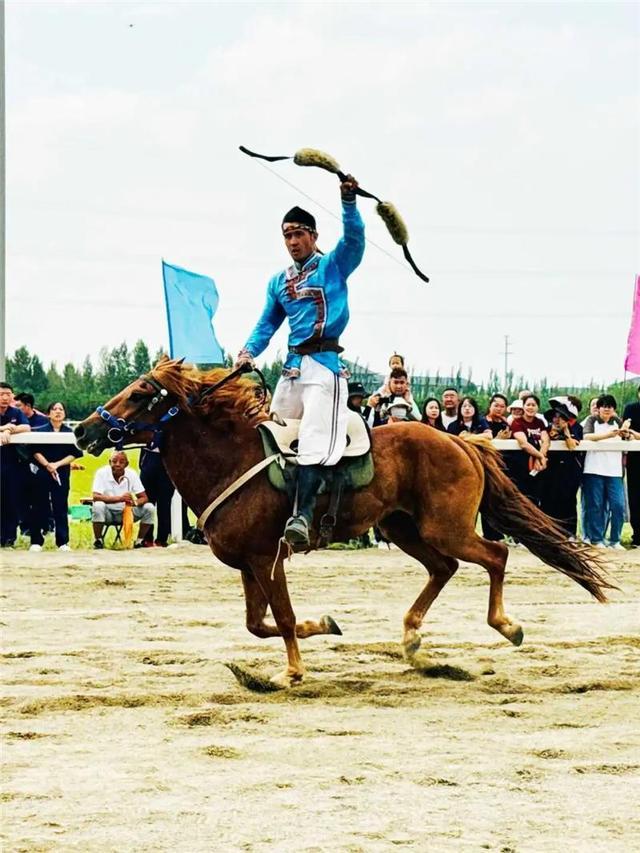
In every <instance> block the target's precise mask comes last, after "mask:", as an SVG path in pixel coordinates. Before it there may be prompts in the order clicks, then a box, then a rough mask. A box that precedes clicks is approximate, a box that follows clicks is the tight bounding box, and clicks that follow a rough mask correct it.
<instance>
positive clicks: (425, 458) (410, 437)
mask: <svg viewBox="0 0 640 853" xmlns="http://www.w3.org/2000/svg"><path fill="white" fill-rule="evenodd" d="M227 375H228V371H226V370H224V369H222V368H218V369H214V370H212V371H209V372H207V373H202V372H200V371H197V370H196V369H194V368H193V367H190V366H187V365H183V364H182V362H181V361H173V360H169V359H166V358H165V359H163V360H161V361H160V362H158V364H156V366H155V367H154V368H153V369H152V370H151V372H150V373H149V374H148V375H147V376H143V377H141V378H140V379H137V380H136V381H135V382H132V383H131V384H130V385H128V386H127V387H126V388H124V389H123V390H122V391H120V393H118V394H116V396H115V397H113V398H112V399H111V400H109V402H108V403H107V404H105V407H104V410H105V411H102V412H101V413H99V414H92V415H91V416H90V417H88V418H87V419H86V420H84V421H82V423H81V424H80V425H79V426H78V427H77V429H76V438H77V441H78V444H79V446H80V447H82V448H85V449H87V450H88V451H89V452H91V453H95V454H96V455H98V454H100V453H101V452H102V451H103V450H104V449H105V448H106V447H108V446H110V445H114V444H116V443H118V444H124V445H126V444H132V443H140V442H147V441H150V440H151V438H152V437H153V436H154V430H155V431H156V435H157V430H158V429H160V428H162V456H163V460H164V463H165V466H166V469H167V471H168V473H169V476H170V477H171V479H172V481H173V483H174V484H175V486H176V488H177V489H178V491H179V492H180V494H181V495H182V496H183V498H184V499H185V500H186V502H187V504H188V505H189V507H190V508H191V509H192V510H193V511H194V512H195V513H197V514H198V515H200V514H201V513H202V512H203V511H204V510H205V508H206V507H207V506H208V505H209V504H210V503H211V501H213V500H214V499H215V498H216V497H217V496H218V495H220V494H221V493H222V492H223V491H224V490H225V489H226V488H227V487H228V486H230V485H231V484H232V483H234V482H235V480H236V479H237V478H238V477H239V476H240V475H241V474H243V473H244V472H246V471H247V470H248V469H249V468H251V467H252V466H253V465H255V464H256V463H258V462H259V461H260V460H261V459H263V449H262V443H261V440H260V437H259V435H258V432H257V430H256V429H255V426H256V424H257V423H258V422H259V421H261V420H264V419H265V418H266V415H265V414H264V412H260V413H258V414H256V406H255V402H256V386H255V385H254V384H253V383H252V382H249V381H248V380H246V379H240V378H236V377H234V378H233V379H232V380H231V381H229V382H228V383H227V384H224V385H223V386H222V387H219V388H216V389H213V390H210V393H208V394H206V395H205V394H204V392H206V390H207V389H208V388H209V389H211V386H212V385H217V383H219V382H220V381H221V380H222V379H224V378H225V377H226V376H227ZM171 407H173V409H172V408H171ZM99 411H100V410H99ZM172 412H173V413H175V412H177V414H176V416H175V417H171V413H172ZM117 419H121V420H117ZM114 424H116V428H115V430H114V428H113V427H114ZM110 427H111V428H110ZM372 446H373V457H374V464H375V477H374V479H373V481H372V483H371V484H370V485H369V486H368V487H366V488H364V489H361V490H359V491H357V492H351V493H347V494H345V496H344V497H343V503H342V507H341V511H340V518H339V520H338V524H337V527H336V538H337V539H339V540H349V539H352V538H355V537H357V536H359V535H361V534H363V533H364V532H365V531H367V530H369V529H370V528H371V527H372V526H374V525H377V526H378V527H380V529H381V530H382V531H383V533H384V534H385V536H386V537H388V538H389V539H390V540H391V541H392V542H394V543H395V544H396V545H398V547H400V548H401V549H402V550H403V551H405V552H406V553H407V554H409V555H410V556H412V557H414V558H415V559H416V560H419V561H420V562H421V563H422V564H423V565H424V566H425V568H426V569H427V571H428V573H429V580H428V582H427V584H426V586H425V588H424V589H423V591H422V592H421V593H420V595H419V596H418V598H417V599H416V601H415V602H414V603H413V604H412V605H411V607H410V608H409V610H408V611H407V614H406V616H405V617H404V637H403V643H404V649H405V653H406V655H407V657H409V658H411V657H412V656H413V655H414V654H415V652H416V651H417V649H418V647H419V645H420V634H419V629H420V627H421V625H422V622H423V619H424V617H425V614H426V613H427V610H428V609H429V607H430V606H431V604H432V603H433V602H434V600H435V599H436V597H437V596H438V594H439V593H440V591H441V590H442V588H443V587H444V586H445V584H446V583H447V581H449V580H450V578H451V577H452V576H453V575H454V573H455V571H456V569H457V568H458V560H467V561H469V562H473V563H479V564H480V565H481V566H483V567H484V568H485V569H486V570H487V572H488V573H489V579H490V590H489V611H488V623H489V625H491V627H492V628H495V629H496V630H497V631H498V632H499V633H500V634H502V635H503V636H504V637H506V638H507V639H508V640H510V641H511V642H512V643H514V645H520V643H521V642H522V638H523V633H522V629H521V628H520V626H519V625H518V624H517V623H516V622H514V621H512V620H511V619H510V618H509V617H508V616H507V615H506V614H505V611H504V606H503V601H502V587H503V581H504V573H505V565H506V562H507V556H508V549H507V547H506V545H504V544H502V543H501V542H490V541H488V540H486V539H483V538H482V537H481V536H479V535H478V534H477V533H476V517H477V514H478V510H479V509H480V510H482V512H483V514H484V515H485V517H486V518H487V519H488V521H489V522H490V523H491V524H492V525H494V526H495V527H496V528H497V529H499V530H502V531H503V532H504V533H506V534H509V535H513V536H515V537H517V538H518V539H519V540H520V541H521V542H523V543H524V544H525V545H526V546H527V547H528V548H529V550H530V551H532V552H533V553H534V554H536V555H537V556H538V557H540V559H542V560H543V561H544V562H545V563H547V564H548V565H550V566H553V567H554V568H555V569H558V570H559V571H561V572H563V573H564V574H565V575H568V576H569V577H571V578H573V580H575V581H576V582H577V583H579V584H580V585H581V586H583V587H584V588H585V589H587V590H588V591H589V592H590V593H591V594H592V595H593V596H594V597H595V598H596V599H597V600H598V601H605V600H606V599H605V594H604V589H606V588H611V585H610V584H609V583H608V582H607V580H606V579H605V577H604V575H603V574H602V566H601V565H600V564H599V562H598V556H597V553H596V552H595V551H592V550H591V549H590V548H589V547H588V546H586V545H583V544H580V543H576V542H569V541H567V539H566V534H565V533H563V531H562V529H561V528H560V527H559V526H558V525H557V524H555V523H554V522H553V521H552V520H551V519H550V518H548V517H547V516H546V515H544V513H542V512H541V511H540V510H539V509H537V508H536V507H535V506H534V505H533V504H532V503H531V502H530V501H529V500H527V498H525V497H523V496H522V494H520V492H519V491H518V490H517V489H516V488H515V487H514V486H513V484H512V483H511V481H510V480H509V479H508V478H507V476H506V475H505V474H504V472H503V470H502V467H501V462H500V460H499V456H498V455H497V453H496V452H495V451H494V450H493V449H492V448H491V446H490V445H489V444H488V443H486V442H485V443H477V442H476V443H473V442H468V441H464V440H461V439H458V438H456V437H454V436H450V435H447V434H444V433H441V432H438V431H437V430H434V429H429V428H428V427H425V426H424V425H423V424H418V423H404V424H393V425H390V426H384V427H377V428H376V429H375V430H373V434H372ZM325 506H326V498H325V497H321V498H319V499H318V511H317V513H316V517H315V519H314V525H313V530H312V536H313V537H314V540H313V541H316V540H315V537H316V530H317V522H318V519H319V517H320V515H321V514H322V511H323V510H324V508H325ZM290 509H291V507H290V504H289V501H288V499H287V497H286V496H285V495H284V494H283V493H281V492H278V491H276V490H274V489H273V487H272V486H271V485H270V483H269V481H268V479H267V476H266V473H265V472H264V471H262V472H261V473H259V474H258V475H257V476H255V477H254V478H253V479H251V480H250V481H249V482H248V483H247V484H246V485H244V486H243V487H242V488H240V489H239V490H238V491H236V492H235V493H234V494H233V495H232V496H231V497H230V498H229V499H228V500H227V501H226V502H224V503H223V504H221V505H220V507H219V508H218V509H217V510H216V512H215V513H214V514H213V515H212V516H211V517H210V518H209V520H208V522H207V523H206V526H205V535H206V537H207V541H208V543H209V546H210V547H211V550H212V551H213V553H214V554H215V555H216V556H217V557H218V558H219V559H220V560H222V562H223V563H226V564H227V565H228V566H232V567H233V568H236V569H239V570H240V572H241V573H242V583H243V586H244V593H245V598H246V614H247V616H246V618H247V628H248V629H249V631H250V632H251V633H253V634H255V635H256V636H258V637H275V636H281V637H282V638H283V640H284V642H285V645H286V650H287V657H288V666H287V668H286V670H285V671H284V672H283V673H281V674H280V675H279V676H276V677H274V679H273V680H274V682H275V683H277V684H281V685H290V684H292V683H294V682H297V681H300V680H301V679H302V677H303V674H304V668H303V664H302V659H301V657H300V652H299V648H298V638H304V637H311V636H313V635H315V634H332V633H341V632H340V629H339V628H338V627H337V625H336V624H335V622H333V620H332V619H330V618H329V617H323V618H322V619H321V620H320V621H319V622H315V621H305V622H298V623H296V619H295V615H294V612H293V608H292V606H291V601H290V599H289V593H288V590H287V582H286V577H285V571H284V562H283V558H282V556H281V553H280V548H279V540H280V536H281V534H282V530H283V528H284V524H285V521H286V519H287V517H288V516H289V514H290ZM267 608H270V609H271V612H272V614H273V618H274V620H275V625H273V624H271V623H269V622H267V621H265V616H266V613H267Z"/></svg>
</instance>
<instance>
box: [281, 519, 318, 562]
mask: <svg viewBox="0 0 640 853" xmlns="http://www.w3.org/2000/svg"><path fill="white" fill-rule="evenodd" d="M284 540H285V542H287V543H288V544H289V545H290V546H291V548H292V550H293V551H294V552H296V553H297V552H298V551H309V550H310V548H311V542H310V540H309V524H308V522H307V519H306V518H305V517H304V516H303V515H292V516H291V518H290V519H289V520H288V521H287V523H286V525H285V528H284Z"/></svg>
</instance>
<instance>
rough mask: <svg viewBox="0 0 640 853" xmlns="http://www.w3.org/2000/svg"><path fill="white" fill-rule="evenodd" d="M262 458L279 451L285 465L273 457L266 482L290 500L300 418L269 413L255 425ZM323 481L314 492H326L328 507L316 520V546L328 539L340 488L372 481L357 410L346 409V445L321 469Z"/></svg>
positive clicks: (367, 442)
mask: <svg viewBox="0 0 640 853" xmlns="http://www.w3.org/2000/svg"><path fill="white" fill-rule="evenodd" d="M257 429H258V432H259V434H260V438H261V439H262V445H263V448H264V454H265V458H266V457H268V456H272V455H273V454H280V457H281V458H282V459H284V461H285V464H284V466H282V465H281V464H280V463H279V462H278V461H277V460H274V461H273V462H272V463H271V465H269V466H268V468H267V475H268V477H269V482H270V483H271V485H272V486H273V487H274V489H277V490H278V491H280V492H286V494H287V495H288V496H289V499H290V500H291V502H292V503H293V500H294V498H295V490H296V478H295V466H296V465H297V464H298V458H297V456H298V432H299V430H300V421H299V420H294V419H287V420H284V419H283V418H281V417H280V416H279V415H277V414H276V413H275V412H272V414H271V418H270V420H268V421H263V422H262V423H260V424H258V427H257ZM322 474H323V481H322V484H321V485H320V488H319V489H318V494H319V495H322V494H328V495H329V496H330V497H329V507H328V510H327V512H326V513H325V514H324V515H323V516H322V520H321V522H320V547H325V546H326V545H327V544H328V543H329V542H330V541H331V536H332V533H333V528H334V526H335V523H336V518H337V514H338V509H339V506H340V499H341V497H342V493H343V492H344V491H356V490H358V489H362V488H364V487H365V486H368V485H369V483H370V482H371V481H372V480H373V475H374V468H373V457H372V455H371V436H370V433H369V428H368V427H367V425H366V423H365V422H364V420H363V419H362V417H361V416H360V415H359V414H358V413H357V412H349V421H348V425H347V446H346V448H345V451H344V454H343V456H342V459H341V460H340V461H339V462H338V464H337V465H327V466H326V467H324V468H323V469H322Z"/></svg>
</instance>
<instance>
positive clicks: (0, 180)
mask: <svg viewBox="0 0 640 853" xmlns="http://www.w3.org/2000/svg"><path fill="white" fill-rule="evenodd" d="M4 94H5V89H4V0H0V380H3V381H4V380H5V379H6V364H5V355H6V322H7V300H6V294H5V198H6V192H5V190H6V181H5V147H6V146H5V118H4V115H5V103H4Z"/></svg>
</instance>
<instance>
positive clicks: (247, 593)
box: [242, 569, 342, 640]
mask: <svg viewBox="0 0 640 853" xmlns="http://www.w3.org/2000/svg"><path fill="white" fill-rule="evenodd" d="M285 584H286V581H285ZM242 585H243V587H244V597H245V601H246V605H247V630H248V631H250V632H251V633H252V634H255V636H256V637H261V638H265V637H280V636H281V634H280V629H279V628H278V626H277V625H272V624H270V623H269V622H265V616H266V613H267V607H268V606H269V600H268V599H267V596H266V595H265V593H264V591H263V589H262V586H261V585H260V584H259V583H258V581H257V580H256V578H255V577H254V575H253V572H251V571H250V570H248V569H247V570H245V571H243V572H242ZM318 634H338V635H341V634H342V631H341V630H340V628H339V626H338V624H337V623H336V622H335V620H334V619H333V618H332V617H331V616H322V617H321V618H320V621H319V622H316V621H314V620H313V619H306V620H305V621H304V622H297V623H296V637H297V638H298V639H299V640H304V639H306V638H307V637H315V636H317V635H318Z"/></svg>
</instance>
